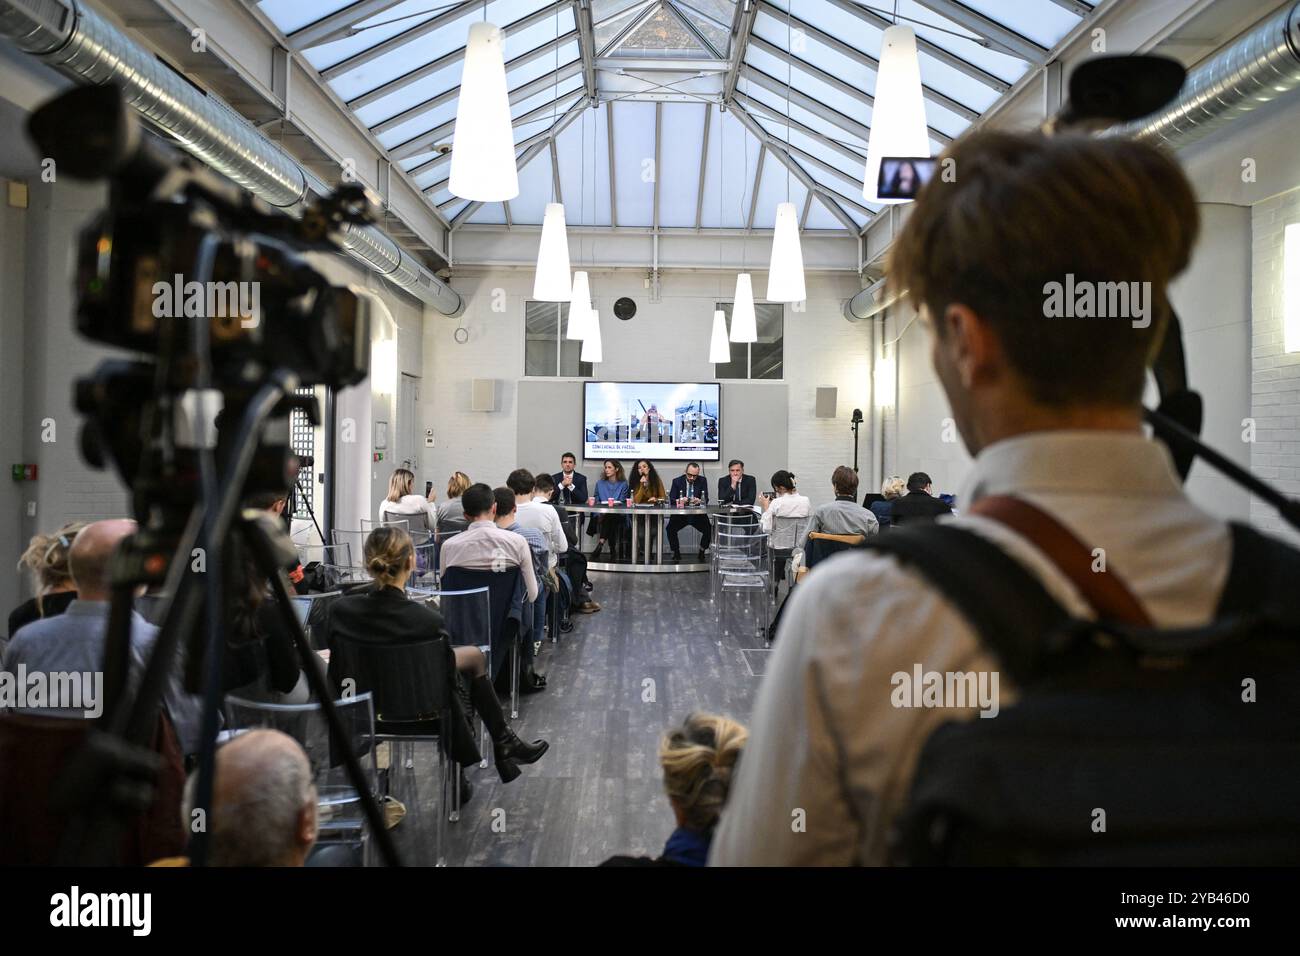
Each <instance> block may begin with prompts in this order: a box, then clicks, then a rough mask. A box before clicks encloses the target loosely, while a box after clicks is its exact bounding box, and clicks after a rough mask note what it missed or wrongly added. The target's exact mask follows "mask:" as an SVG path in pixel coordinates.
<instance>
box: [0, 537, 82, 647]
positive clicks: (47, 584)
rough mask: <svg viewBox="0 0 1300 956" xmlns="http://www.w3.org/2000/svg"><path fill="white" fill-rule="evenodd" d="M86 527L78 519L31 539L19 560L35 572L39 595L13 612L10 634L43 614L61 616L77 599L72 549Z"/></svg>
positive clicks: (20, 564)
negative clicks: (71, 571) (70, 561)
mask: <svg viewBox="0 0 1300 956" xmlns="http://www.w3.org/2000/svg"><path fill="white" fill-rule="evenodd" d="M84 527H85V523H84V522H81V521H74V522H72V523H71V524H65V525H64V526H63V527H62V528H60V529H59V530H58V531H55V532H54V533H53V534H38V535H36V536H35V537H33V538H32V540H31V542H30V543H28V545H27V550H26V551H24V552H23V556H22V558H21V559H20V560H19V562H18V570H19V571H21V570H22V569H23V568H27V569H28V570H30V571H31V572H32V584H33V585H34V586H35V590H36V596H35V597H33V598H30V599H28V600H26V601H24V602H23V603H22V604H20V605H18V606H17V607H16V608H14V609H13V610H12V611H11V612H10V613H9V636H10V637H13V636H14V635H15V634H17V633H18V629H19V628H20V627H22V626H23V625H24V624H30V623H31V622H32V621H39V620H40V619H41V618H43V617H57V616H58V615H60V614H62V613H63V612H64V611H66V610H67V609H68V605H69V604H71V603H72V602H73V601H74V600H76V597H77V589H76V587H75V586H74V585H73V583H72V575H71V574H69V573H68V549H69V548H71V547H72V542H73V540H74V539H75V538H76V537H77V532H78V531H80V530H81V529H82V528H84Z"/></svg>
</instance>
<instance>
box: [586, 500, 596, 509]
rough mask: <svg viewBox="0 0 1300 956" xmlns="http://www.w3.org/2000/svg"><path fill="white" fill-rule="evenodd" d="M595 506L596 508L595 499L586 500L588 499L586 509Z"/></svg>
mask: <svg viewBox="0 0 1300 956" xmlns="http://www.w3.org/2000/svg"><path fill="white" fill-rule="evenodd" d="M595 506H596V499H595V498H588V499H587V507H588V508H594V507H595Z"/></svg>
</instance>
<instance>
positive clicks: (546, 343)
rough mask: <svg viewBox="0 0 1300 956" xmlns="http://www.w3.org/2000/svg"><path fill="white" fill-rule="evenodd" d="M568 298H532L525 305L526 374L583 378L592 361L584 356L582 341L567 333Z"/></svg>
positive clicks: (589, 370)
mask: <svg viewBox="0 0 1300 956" xmlns="http://www.w3.org/2000/svg"><path fill="white" fill-rule="evenodd" d="M568 321H569V303H567V302H529V303H527V304H526V305H525V306H524V375H526V376H539V377H551V378H555V377H563V378H583V377H586V376H589V375H591V374H592V369H591V363H590V362H583V361H581V359H580V356H581V354H582V343H581V342H578V341H576V340H570V339H566V338H565V337H564V330H565V327H566V326H567V325H568Z"/></svg>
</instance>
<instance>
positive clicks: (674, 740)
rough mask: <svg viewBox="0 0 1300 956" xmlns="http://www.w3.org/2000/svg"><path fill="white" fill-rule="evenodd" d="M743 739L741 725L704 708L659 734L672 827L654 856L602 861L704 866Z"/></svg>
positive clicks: (745, 736) (609, 863) (744, 733)
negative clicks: (671, 813) (657, 853)
mask: <svg viewBox="0 0 1300 956" xmlns="http://www.w3.org/2000/svg"><path fill="white" fill-rule="evenodd" d="M748 739H749V731H748V730H747V729H746V728H745V726H744V725H743V724H740V723H737V722H736V721H734V720H732V719H731V718H730V717H723V716H721V715H719V714H705V713H698V714H690V715H689V716H688V717H687V718H686V719H685V720H684V721H683V722H682V723H681V725H680V726H678V727H674V728H672V729H671V730H669V731H668V732H667V733H666V734H664V736H663V739H662V740H661V741H660V743H659V766H660V767H662V768H663V772H664V790H665V791H666V792H667V793H668V802H669V803H670V804H671V805H672V808H673V816H674V817H676V819H677V829H676V830H674V831H673V832H672V835H671V836H670V837H668V842H667V843H665V844H664V851H663V854H662V855H660V856H659V857H658V858H657V859H651V858H649V857H631V856H615V857H611V858H610V859H608V860H606V861H605V862H604V863H602V864H601V865H602V866H704V865H705V863H706V862H707V861H708V857H709V843H710V842H711V841H712V839H713V830H714V828H715V827H716V826H717V825H718V819H719V818H720V817H721V816H722V808H723V807H724V806H725V805H726V803H727V795H728V793H729V792H730V791H731V781H732V780H733V779H735V774H736V766H737V763H738V762H739V760H740V755H741V753H742V752H743V751H744V749H745V742H746V741H747V740H748Z"/></svg>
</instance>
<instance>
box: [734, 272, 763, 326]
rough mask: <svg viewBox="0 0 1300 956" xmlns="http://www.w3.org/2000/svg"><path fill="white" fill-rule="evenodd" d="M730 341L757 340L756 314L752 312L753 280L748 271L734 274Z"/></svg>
mask: <svg viewBox="0 0 1300 956" xmlns="http://www.w3.org/2000/svg"><path fill="white" fill-rule="evenodd" d="M731 341H733V342H757V341H758V316H757V315H756V314H755V313H754V281H753V279H752V278H751V277H750V275H749V273H748V272H742V273H741V274H740V275H738V276H736V298H735V302H733V303H732V306H731Z"/></svg>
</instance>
